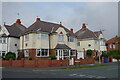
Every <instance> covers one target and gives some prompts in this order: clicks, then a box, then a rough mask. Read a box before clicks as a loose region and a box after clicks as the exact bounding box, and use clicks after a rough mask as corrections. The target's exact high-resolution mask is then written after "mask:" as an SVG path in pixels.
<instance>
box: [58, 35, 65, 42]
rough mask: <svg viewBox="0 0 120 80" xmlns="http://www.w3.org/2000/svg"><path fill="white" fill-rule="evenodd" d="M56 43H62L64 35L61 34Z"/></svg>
mask: <svg viewBox="0 0 120 80" xmlns="http://www.w3.org/2000/svg"><path fill="white" fill-rule="evenodd" d="M58 41H59V42H64V35H63V34H59V35H58Z"/></svg>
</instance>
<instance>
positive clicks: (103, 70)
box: [2, 63, 118, 78]
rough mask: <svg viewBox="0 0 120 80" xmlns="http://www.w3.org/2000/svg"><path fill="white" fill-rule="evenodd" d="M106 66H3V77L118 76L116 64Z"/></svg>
mask: <svg viewBox="0 0 120 80" xmlns="http://www.w3.org/2000/svg"><path fill="white" fill-rule="evenodd" d="M110 65H111V66H106V67H95V68H84V69H76V70H64V69H61V68H60V67H50V68H4V69H3V71H2V72H3V73H2V77H3V78H118V65H117V64H115V63H114V64H113V63H112V64H110Z"/></svg>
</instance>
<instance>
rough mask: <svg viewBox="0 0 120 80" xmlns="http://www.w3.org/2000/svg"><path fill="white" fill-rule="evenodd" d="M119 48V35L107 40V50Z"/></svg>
mask: <svg viewBox="0 0 120 80" xmlns="http://www.w3.org/2000/svg"><path fill="white" fill-rule="evenodd" d="M110 50H120V37H118V36H116V37H113V38H111V39H109V40H107V51H110Z"/></svg>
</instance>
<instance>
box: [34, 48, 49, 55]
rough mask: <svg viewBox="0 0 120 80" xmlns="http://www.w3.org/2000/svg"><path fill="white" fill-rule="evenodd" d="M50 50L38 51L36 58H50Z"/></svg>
mask: <svg viewBox="0 0 120 80" xmlns="http://www.w3.org/2000/svg"><path fill="white" fill-rule="evenodd" d="M48 53H49V50H48V49H37V51H36V56H37V57H39V56H48Z"/></svg>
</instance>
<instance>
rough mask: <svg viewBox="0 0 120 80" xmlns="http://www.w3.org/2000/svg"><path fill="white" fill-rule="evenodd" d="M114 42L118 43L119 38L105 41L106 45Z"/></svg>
mask: <svg viewBox="0 0 120 80" xmlns="http://www.w3.org/2000/svg"><path fill="white" fill-rule="evenodd" d="M115 42H120V37H113V38H111V39H109V40H107V43H115Z"/></svg>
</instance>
